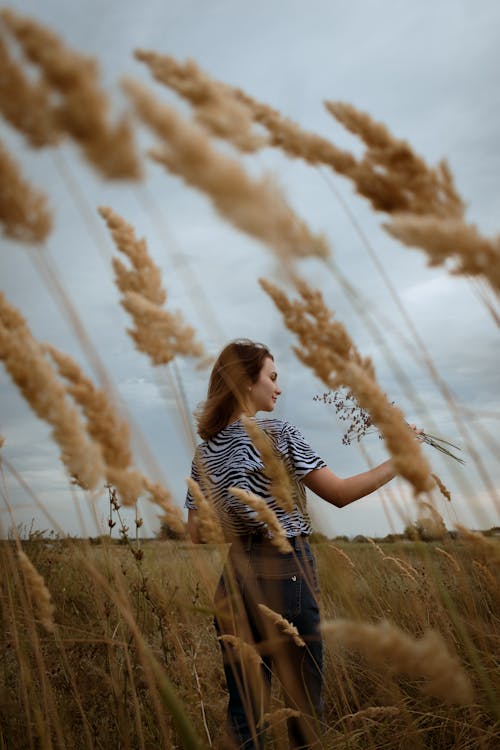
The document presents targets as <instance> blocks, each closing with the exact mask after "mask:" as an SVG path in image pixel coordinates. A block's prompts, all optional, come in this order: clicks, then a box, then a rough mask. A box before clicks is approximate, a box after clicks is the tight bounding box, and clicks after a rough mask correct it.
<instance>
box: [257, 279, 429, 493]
mask: <svg viewBox="0 0 500 750" xmlns="http://www.w3.org/2000/svg"><path fill="white" fill-rule="evenodd" d="M259 283H260V285H261V287H262V288H263V289H264V291H265V292H266V293H267V294H268V295H269V296H270V297H271V299H272V300H273V302H274V303H275V305H276V307H277V308H278V310H280V312H281V313H282V315H283V319H284V323H285V325H286V327H287V328H288V329H289V330H290V331H292V332H293V333H295V334H296V335H297V337H298V340H299V344H300V346H299V347H293V350H294V352H295V354H296V355H297V357H298V358H299V359H300V360H301V362H303V363H304V364H305V365H307V366H308V367H310V368H311V369H312V371H313V372H314V373H315V374H316V375H317V377H318V378H320V380H322V381H323V383H325V385H326V386H327V387H328V388H330V389H331V390H336V389H337V388H340V387H346V388H348V389H349V391H351V392H352V393H353V394H354V396H355V398H356V401H357V402H358V404H359V405H360V407H361V408H362V409H364V410H365V411H366V412H368V414H369V415H370V417H371V420H372V422H373V424H374V425H376V426H377V428H378V429H379V431H380V433H381V435H382V437H383V438H384V441H385V444H386V446H387V448H388V450H389V452H390V454H391V456H392V461H393V466H394V471H395V472H396V473H397V474H399V475H400V476H402V477H404V478H405V479H407V480H408V481H409V482H410V483H411V484H412V485H413V488H414V490H415V492H416V493H419V492H425V491H428V490H430V489H431V487H432V486H433V484H434V481H433V480H432V478H431V476H430V468H429V465H428V463H427V461H426V460H425V458H424V456H423V455H422V451H421V449H420V446H419V444H418V442H417V440H415V434H414V432H413V430H412V429H411V428H410V427H409V425H408V424H407V422H406V421H405V418H404V416H403V414H402V412H401V411H400V409H398V408H397V407H395V406H394V405H393V404H391V403H390V402H389V401H388V399H387V396H386V395H385V394H384V393H383V391H382V390H381V388H380V386H379V385H378V384H377V382H376V380H375V372H374V368H373V364H372V362H371V360H370V359H369V358H368V357H367V358H363V357H362V356H361V355H360V353H359V352H358V350H357V349H356V347H355V345H354V343H353V342H352V340H351V338H350V337H349V335H348V333H347V331H346V329H345V327H344V326H343V325H342V323H340V322H339V321H337V320H334V319H333V314H332V313H331V312H330V310H329V309H328V307H327V306H326V305H325V303H324V301H323V297H322V294H321V292H320V291H317V290H316V291H314V290H312V289H310V288H309V286H308V285H307V284H306V283H305V282H304V281H302V280H300V279H297V280H296V285H297V289H298V291H299V294H300V296H301V298H302V299H301V300H296V301H295V302H291V301H290V300H289V299H288V297H287V296H286V294H285V293H284V292H282V291H281V290H280V289H279V288H278V287H276V286H275V285H274V284H271V283H270V282H269V281H267V280H265V279H259Z"/></svg>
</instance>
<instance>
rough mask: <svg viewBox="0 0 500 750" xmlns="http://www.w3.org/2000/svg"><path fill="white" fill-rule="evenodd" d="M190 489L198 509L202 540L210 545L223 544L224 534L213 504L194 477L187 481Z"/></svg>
mask: <svg viewBox="0 0 500 750" xmlns="http://www.w3.org/2000/svg"><path fill="white" fill-rule="evenodd" d="M186 482H187V486H188V489H189V491H190V493H191V495H192V496H193V499H194V501H195V503H196V506H197V508H198V528H199V530H200V535H201V538H202V539H203V541H204V542H207V543H208V544H222V543H223V542H224V541H225V539H224V534H223V533H222V529H221V527H220V524H219V521H218V519H217V515H216V513H215V510H214V508H213V506H212V504H211V503H210V502H209V501H208V500H206V499H205V496H204V495H203V492H202V491H201V488H200V485H199V484H198V482H196V481H195V480H194V479H193V478H192V477H188V478H187V479H186Z"/></svg>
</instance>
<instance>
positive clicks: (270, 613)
mask: <svg viewBox="0 0 500 750" xmlns="http://www.w3.org/2000/svg"><path fill="white" fill-rule="evenodd" d="M259 609H260V610H261V612H263V613H264V614H265V615H266V617H267V618H268V619H269V620H270V621H271V622H272V623H273V625H275V626H276V627H277V628H278V629H279V630H280V631H281V632H282V633H283V635H288V636H290V638H291V639H292V640H293V642H294V643H295V645H296V646H301V647H302V646H305V645H306V644H305V643H304V641H303V639H302V638H301V637H300V635H299V631H298V630H297V628H296V627H295V625H292V623H291V622H288V620H287V619H286V618H285V617H282V615H280V614H278V612H275V611H274V610H273V609H270V608H269V607H266V605H265V604H259Z"/></svg>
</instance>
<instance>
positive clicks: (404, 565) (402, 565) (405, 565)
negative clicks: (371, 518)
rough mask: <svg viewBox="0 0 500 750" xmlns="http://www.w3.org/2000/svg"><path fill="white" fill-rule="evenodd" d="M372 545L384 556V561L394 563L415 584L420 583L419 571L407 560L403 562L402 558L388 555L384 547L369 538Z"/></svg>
mask: <svg viewBox="0 0 500 750" xmlns="http://www.w3.org/2000/svg"><path fill="white" fill-rule="evenodd" d="M367 539H368V541H369V542H370V544H371V545H372V546H373V547H375V549H376V550H377V552H379V554H380V555H381V556H382V559H383V560H387V561H388V562H392V563H394V565H395V566H396V567H397V568H399V570H400V571H401V573H402V574H403V575H404V576H406V578H409V579H410V580H411V581H413V583H418V580H417V578H416V576H418V570H416V568H414V567H413V565H410V563H409V562H407V561H406V560H402V559H401V558H400V557H395V556H394V555H386V554H385V552H384V550H383V549H382V547H381V546H380V545H379V544H377V543H376V542H375V540H374V539H371V538H370V537H367Z"/></svg>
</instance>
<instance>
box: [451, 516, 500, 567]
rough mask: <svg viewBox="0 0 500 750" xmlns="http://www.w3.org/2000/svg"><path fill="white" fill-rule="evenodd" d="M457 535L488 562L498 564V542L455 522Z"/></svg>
mask: <svg viewBox="0 0 500 750" xmlns="http://www.w3.org/2000/svg"><path fill="white" fill-rule="evenodd" d="M455 527H456V529H457V531H458V533H459V535H460V536H461V537H462V538H463V539H465V540H466V541H467V542H470V544H471V546H472V547H473V548H475V549H476V550H477V552H480V553H481V556H482V557H483V558H484V559H485V560H487V561H488V563H489V564H491V565H494V566H500V544H498V542H494V541H493V540H492V539H488V538H487V537H485V536H483V534H481V533H480V532H478V531H472V530H471V529H468V528H467V527H466V526H463V525H462V524H459V523H457V524H456V525H455Z"/></svg>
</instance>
